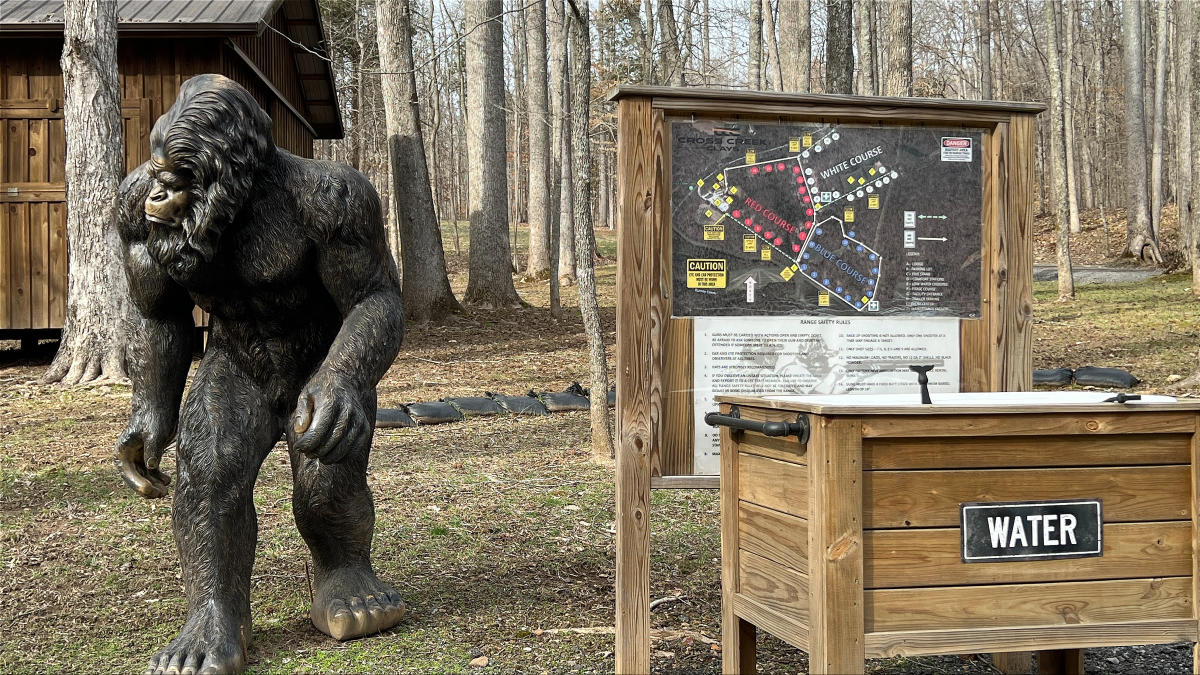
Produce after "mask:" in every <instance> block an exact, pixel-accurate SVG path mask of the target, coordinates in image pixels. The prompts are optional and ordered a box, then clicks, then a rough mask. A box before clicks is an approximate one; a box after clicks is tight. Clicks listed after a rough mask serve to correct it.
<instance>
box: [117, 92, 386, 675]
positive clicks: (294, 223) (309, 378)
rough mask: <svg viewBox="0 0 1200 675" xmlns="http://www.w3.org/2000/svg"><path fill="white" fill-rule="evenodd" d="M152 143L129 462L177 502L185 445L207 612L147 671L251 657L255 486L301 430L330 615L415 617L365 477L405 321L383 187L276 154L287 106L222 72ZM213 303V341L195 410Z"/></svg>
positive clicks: (198, 589)
mask: <svg viewBox="0 0 1200 675" xmlns="http://www.w3.org/2000/svg"><path fill="white" fill-rule="evenodd" d="M150 147H151V159H150V161H149V162H147V163H146V164H144V165H143V166H142V167H140V168H138V169H137V170H135V171H134V172H133V173H131V174H130V175H129V176H128V177H127V178H126V179H125V181H124V182H123V183H122V185H121V191H120V195H121V196H120V200H121V205H120V209H119V214H118V220H119V223H118V225H119V230H120V235H121V240H122V244H123V246H124V257H125V267H126V271H127V273H128V277H129V285H130V291H131V294H132V296H133V298H132V299H133V305H134V307H135V308H136V311H135V312H134V317H135V320H134V324H135V325H134V330H133V334H134V338H133V344H131V346H130V349H129V362H130V363H129V365H130V371H131V372H132V378H133V410H132V413H131V415H130V419H129V425H128V426H127V427H126V429H125V431H124V432H123V433H122V434H121V437H120V439H119V440H118V441H117V448H116V453H117V456H116V464H117V468H118V469H119V470H120V472H121V475H122V476H123V478H124V479H125V482H126V483H127V484H128V485H129V486H130V487H131V488H133V489H134V490H136V491H137V492H138V493H140V494H142V495H143V496H146V497H162V496H164V495H166V494H167V485H168V483H169V482H170V479H169V478H168V477H167V476H166V475H165V474H163V473H162V472H161V471H160V470H159V460H160V459H161V457H162V454H163V450H164V448H165V447H166V446H167V444H168V443H170V442H171V440H172V439H173V438H175V439H176V447H177V468H178V478H179V484H178V487H177V492H176V495H175V503H174V509H173V517H172V524H173V530H174V533H175V542H176V545H177V546H178V548H179V558H180V563H181V566H182V568H183V583H184V587H185V589H186V592H187V605H188V613H187V620H186V621H185V622H184V624H183V629H182V630H181V631H180V633H179V636H178V637H176V638H175V639H174V640H173V641H171V643H170V644H168V645H167V646H166V648H164V649H163V650H162V651H160V652H159V653H158V654H157V655H155V656H154V657H153V658H152V659H151V660H150V665H149V668H148V672H158V673H162V672H168V671H169V672H172V673H175V672H180V673H193V672H194V673H201V672H226V671H236V670H240V669H242V668H243V667H244V666H245V663H246V657H245V654H246V646H247V643H248V641H249V637H250V571H251V567H252V566H253V563H254V546H255V542H256V539H257V533H258V523H257V517H256V515H255V511H254V503H253V500H252V496H253V490H254V483H255V480H256V478H257V476H258V470H259V466H260V465H261V464H262V461H263V459H264V458H265V457H266V456H267V453H268V452H269V451H270V450H271V447H272V446H273V445H274V444H275V442H276V441H277V440H279V439H280V436H281V435H282V434H285V433H286V436H287V444H288V452H289V454H290V457H291V465H292V480H293V482H294V488H293V493H292V510H293V512H294V514H295V517H296V524H297V526H298V527H299V529H300V533H301V534H302V535H303V536H304V540H305V542H307V543H308V547H309V549H310V551H311V552H312V557H313V563H314V566H315V570H316V583H317V588H316V595H315V597H314V599H313V605H312V612H311V616H312V622H313V624H314V625H315V626H316V627H317V628H318V629H320V630H321V631H322V632H325V633H327V634H329V635H331V636H333V637H335V638H337V639H339V640H345V639H349V638H354V637H358V636H362V635H368V634H371V633H376V632H379V631H381V630H384V629H386V628H389V627H391V626H394V625H396V624H397V623H398V622H399V621H400V620H401V618H403V616H404V613H405V607H404V603H403V602H402V601H401V600H400V597H399V596H398V595H397V594H396V592H395V591H394V590H393V589H392V588H391V587H390V586H388V585H387V584H384V583H382V582H381V581H379V579H377V578H376V577H375V572H374V571H373V570H372V567H371V536H372V532H373V530H374V526H375V511H374V505H373V503H372V501H371V493H370V491H369V490H368V488H367V479H366V469H367V457H368V453H369V452H370V449H371V437H372V434H373V432H374V423H375V407H376V406H375V386H376V384H377V383H378V382H379V378H380V377H382V376H383V374H384V372H385V371H386V370H387V368H388V366H389V365H391V363H392V360H393V359H394V358H395V357H396V353H397V351H399V348H400V340H401V337H402V334H403V331H404V325H403V319H402V318H401V308H400V291H399V282H398V280H397V275H396V267H395V262H393V260H392V257H391V255H390V253H389V252H388V249H387V244H386V238H385V236H384V230H383V222H382V218H381V211H380V204H379V197H378V195H376V193H375V190H374V189H373V188H372V187H371V185H370V183H368V182H367V180H366V179H365V178H363V176H362V175H361V174H360V173H358V172H357V171H354V170H353V169H351V168H349V167H347V166H345V165H342V164H334V163H329V162H319V161H314V160H309V159H302V158H299V157H296V156H294V155H292V154H290V153H288V152H286V151H284V150H281V149H279V148H276V147H275V143H274V141H273V140H272V138H271V119H270V117H268V116H267V114H266V113H265V112H264V111H263V110H262V108H260V107H259V106H258V104H257V103H256V102H255V100H254V98H253V97H252V96H251V95H250V93H249V92H248V91H246V90H245V89H243V88H242V87H241V86H240V85H238V84H237V83H235V82H233V81H232V80H229V79H226V78H225V77H222V76H220V75H199V76H197V77H193V78H192V79H190V80H188V81H187V82H185V83H184V84H183V87H182V88H180V90H179V98H178V100H177V101H176V102H175V105H173V106H172V107H171V109H170V110H168V111H167V113H166V114H165V115H163V116H162V117H161V118H159V120H158V122H157V123H156V124H155V125H154V131H153V133H152V134H151V137H150ZM195 305H199V306H200V307H202V308H204V310H205V311H207V312H208V313H209V315H210V317H211V319H210V321H211V336H210V338H209V342H208V348H207V351H206V352H205V354H204V358H203V359H202V360H201V362H200V366H199V368H198V369H197V370H196V375H195V378H194V381H193V383H192V386H191V390H190V391H189V392H188V395H187V400H186V401H185V402H184V403H183V413H182V418H181V416H180V411H179V409H180V400H181V398H182V395H183V389H184V381H185V379H186V377H187V373H188V366H189V364H190V362H191V353H192V352H191V350H192V347H191V342H192V340H191V336H192V334H193V331H194V328H193V323H192V309H193V306H195ZM177 428H178V435H177V434H176V430H177Z"/></svg>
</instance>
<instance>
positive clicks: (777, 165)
mask: <svg viewBox="0 0 1200 675" xmlns="http://www.w3.org/2000/svg"><path fill="white" fill-rule="evenodd" d="M775 168H776V169H779V170H780V171H783V162H780V163H778V164H776V165H775Z"/></svg>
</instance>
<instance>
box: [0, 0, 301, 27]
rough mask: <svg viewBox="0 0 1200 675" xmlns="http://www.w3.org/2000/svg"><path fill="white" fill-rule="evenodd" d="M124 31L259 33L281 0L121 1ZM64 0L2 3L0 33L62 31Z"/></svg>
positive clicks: (120, 15) (118, 13)
mask: <svg viewBox="0 0 1200 675" xmlns="http://www.w3.org/2000/svg"><path fill="white" fill-rule="evenodd" d="M118 2H119V4H118V6H117V21H118V22H119V24H118V25H119V30H120V32H121V33H139V32H153V33H164V32H166V33H221V34H229V33H237V32H250V33H256V32H258V30H259V22H261V21H263V20H265V19H266V18H267V17H268V16H270V15H271V14H272V13H273V12H274V10H275V8H276V7H278V6H279V3H280V2H282V0H118ZM62 23H63V0H6V1H5V2H0V32H8V31H14V32H18V31H19V32H48V31H51V30H61V28H62Z"/></svg>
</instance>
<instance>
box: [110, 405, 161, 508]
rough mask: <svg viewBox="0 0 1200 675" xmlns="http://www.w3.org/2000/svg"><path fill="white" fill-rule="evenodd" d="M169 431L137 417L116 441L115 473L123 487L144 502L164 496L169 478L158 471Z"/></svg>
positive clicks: (150, 419) (154, 422) (155, 423)
mask: <svg viewBox="0 0 1200 675" xmlns="http://www.w3.org/2000/svg"><path fill="white" fill-rule="evenodd" d="M171 435H172V430H171V429H169V428H167V427H166V426H165V425H163V424H162V423H161V422H159V421H158V420H155V419H153V418H147V417H142V416H140V415H138V414H137V413H134V416H133V417H131V418H130V420H129V425H128V426H126V427H125V431H123V432H121V437H120V438H118V439H117V457H116V460H115V461H116V465H117V470H118V471H120V472H121V478H123V479H124V480H125V484H126V485H128V486H129V487H130V488H132V489H133V490H134V492H137V493H138V494H140V495H141V496H143V497H146V498H147V499H157V498H159V497H165V496H166V495H167V486H169V485H170V484H171V477H170V476H168V475H167V474H165V473H163V472H162V471H159V470H158V464H159V461H160V460H162V456H163V451H164V450H165V449H166V448H167V445H168V444H169V443H170V441H171Z"/></svg>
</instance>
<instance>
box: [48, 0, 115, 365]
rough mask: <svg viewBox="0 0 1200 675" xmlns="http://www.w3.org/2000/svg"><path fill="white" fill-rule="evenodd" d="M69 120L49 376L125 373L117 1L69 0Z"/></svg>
mask: <svg viewBox="0 0 1200 675" xmlns="http://www.w3.org/2000/svg"><path fill="white" fill-rule="evenodd" d="M61 65H62V71H63V89H64V92H65V94H66V96H65V98H64V100H63V123H64V125H65V128H66V140H67V154H66V183H67V261H68V268H67V312H66V316H65V317H64V320H63V330H62V340H61V342H60V343H59V347H58V353H57V354H55V356H54V361H53V362H51V364H50V367H49V368H48V369H47V370H46V373H45V375H43V377H42V380H43V381H44V382H62V383H63V384H80V383H83V382H92V381H95V380H104V381H113V380H123V379H124V378H125V377H126V374H125V344H126V341H127V336H128V331H127V328H126V321H127V319H128V316H129V284H128V281H127V280H126V279H125V271H124V265H123V264H122V261H121V257H122V256H121V243H120V240H119V238H118V234H117V228H116V227H114V226H113V223H115V222H116V208H117V186H118V185H119V184H120V181H121V176H122V175H123V174H124V168H125V162H124V156H123V152H122V142H121V141H122V138H121V88H120V84H119V81H118V78H117V6H116V3H115V2H103V1H101V0H67V2H66V4H65V7H64V21H63V51H62V62H61Z"/></svg>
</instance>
